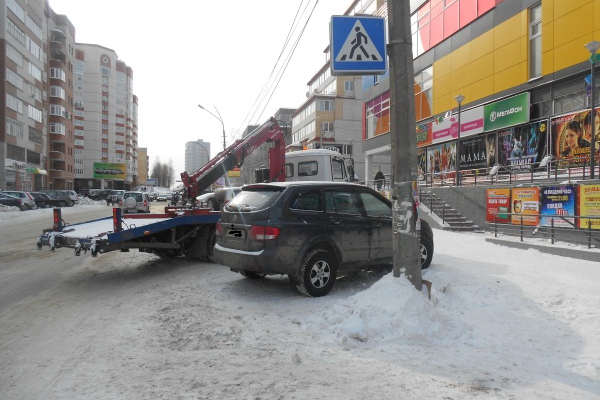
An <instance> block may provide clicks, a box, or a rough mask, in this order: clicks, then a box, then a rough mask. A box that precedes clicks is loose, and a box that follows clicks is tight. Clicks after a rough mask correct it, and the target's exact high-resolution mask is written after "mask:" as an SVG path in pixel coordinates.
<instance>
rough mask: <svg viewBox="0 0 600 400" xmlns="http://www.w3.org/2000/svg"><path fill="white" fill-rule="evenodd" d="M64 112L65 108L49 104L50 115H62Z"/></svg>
mask: <svg viewBox="0 0 600 400" xmlns="http://www.w3.org/2000/svg"><path fill="white" fill-rule="evenodd" d="M64 113H65V108H64V107H63V106H61V105H58V104H50V115H58V116H59V117H62V116H63V114H64Z"/></svg>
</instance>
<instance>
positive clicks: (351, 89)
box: [344, 81, 354, 92]
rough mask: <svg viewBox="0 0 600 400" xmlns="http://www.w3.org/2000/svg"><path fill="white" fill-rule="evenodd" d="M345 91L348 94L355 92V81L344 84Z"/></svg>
mask: <svg viewBox="0 0 600 400" xmlns="http://www.w3.org/2000/svg"><path fill="white" fill-rule="evenodd" d="M344 90H345V91H346V92H354V81H346V82H344Z"/></svg>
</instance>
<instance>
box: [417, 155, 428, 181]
mask: <svg viewBox="0 0 600 400" xmlns="http://www.w3.org/2000/svg"><path fill="white" fill-rule="evenodd" d="M417 166H418V175H419V180H425V174H426V173H427V149H417Z"/></svg>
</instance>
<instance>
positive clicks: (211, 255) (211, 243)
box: [206, 227, 217, 263]
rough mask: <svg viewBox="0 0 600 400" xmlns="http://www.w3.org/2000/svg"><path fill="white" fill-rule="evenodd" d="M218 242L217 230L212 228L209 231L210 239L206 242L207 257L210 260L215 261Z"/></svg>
mask: <svg viewBox="0 0 600 400" xmlns="http://www.w3.org/2000/svg"><path fill="white" fill-rule="evenodd" d="M216 244H217V231H216V230H215V228H214V227H213V228H211V229H210V231H209V232H208V240H207V243H206V259H207V260H208V261H210V262H213V263H214V262H215V245H216Z"/></svg>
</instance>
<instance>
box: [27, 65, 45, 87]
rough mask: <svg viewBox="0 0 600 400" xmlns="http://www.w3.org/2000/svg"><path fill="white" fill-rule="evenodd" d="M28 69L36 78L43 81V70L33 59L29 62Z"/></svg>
mask: <svg viewBox="0 0 600 400" xmlns="http://www.w3.org/2000/svg"><path fill="white" fill-rule="evenodd" d="M28 71H29V73H30V74H31V76H33V77H34V78H35V79H37V80H38V81H40V82H41V81H42V70H41V69H39V68H38V67H36V66H35V65H33V64H32V63H31V61H30V62H29V66H28Z"/></svg>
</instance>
